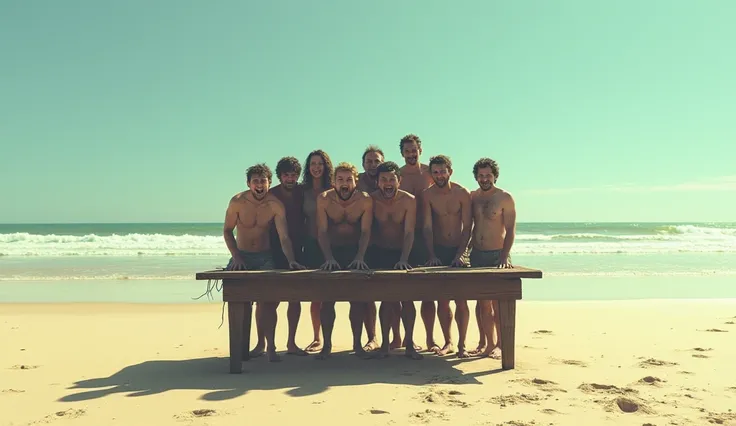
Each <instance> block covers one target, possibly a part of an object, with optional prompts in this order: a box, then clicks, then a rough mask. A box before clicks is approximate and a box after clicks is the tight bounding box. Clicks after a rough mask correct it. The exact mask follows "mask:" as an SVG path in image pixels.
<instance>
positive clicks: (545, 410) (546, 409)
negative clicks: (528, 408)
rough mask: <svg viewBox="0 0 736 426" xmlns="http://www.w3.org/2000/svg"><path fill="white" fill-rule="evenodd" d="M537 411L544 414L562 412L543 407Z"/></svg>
mask: <svg viewBox="0 0 736 426" xmlns="http://www.w3.org/2000/svg"><path fill="white" fill-rule="evenodd" d="M539 412H540V413H544V414H562V413H560V412H559V411H557V410H555V409H553V408H543V409H541V410H539Z"/></svg>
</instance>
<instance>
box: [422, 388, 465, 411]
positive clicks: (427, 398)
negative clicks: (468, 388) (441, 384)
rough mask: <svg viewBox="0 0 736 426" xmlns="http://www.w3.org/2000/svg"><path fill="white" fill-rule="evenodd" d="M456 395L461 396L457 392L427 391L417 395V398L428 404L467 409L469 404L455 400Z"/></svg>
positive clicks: (460, 393)
mask: <svg viewBox="0 0 736 426" xmlns="http://www.w3.org/2000/svg"><path fill="white" fill-rule="evenodd" d="M458 395H463V393H462V392H460V391H458V390H444V389H436V388H435V389H429V390H426V391H423V392H420V393H419V397H420V398H421V399H422V401H424V402H426V403H430V404H442V405H447V406H451V407H462V408H468V407H470V406H471V404H468V403H467V402H464V401H461V400H459V399H458V398H457V396H458Z"/></svg>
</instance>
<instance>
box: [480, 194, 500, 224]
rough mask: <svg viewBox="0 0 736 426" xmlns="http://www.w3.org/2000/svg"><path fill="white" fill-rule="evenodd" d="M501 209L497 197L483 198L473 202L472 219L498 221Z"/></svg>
mask: <svg viewBox="0 0 736 426" xmlns="http://www.w3.org/2000/svg"><path fill="white" fill-rule="evenodd" d="M502 214H503V207H502V206H501V202H500V200H499V199H498V197H493V196H492V197H484V198H478V199H475V200H473V217H475V218H476V220H479V221H480V220H490V221H494V220H499V219H500V218H501V215H502Z"/></svg>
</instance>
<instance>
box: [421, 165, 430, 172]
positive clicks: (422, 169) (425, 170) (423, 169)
mask: <svg viewBox="0 0 736 426" xmlns="http://www.w3.org/2000/svg"><path fill="white" fill-rule="evenodd" d="M419 169H420V170H421V171H422V173H429V165H428V164H420V165H419Z"/></svg>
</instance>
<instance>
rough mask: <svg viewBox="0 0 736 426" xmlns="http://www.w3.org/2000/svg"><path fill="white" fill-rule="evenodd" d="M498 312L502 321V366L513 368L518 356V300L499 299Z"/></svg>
mask: <svg viewBox="0 0 736 426" xmlns="http://www.w3.org/2000/svg"><path fill="white" fill-rule="evenodd" d="M498 313H499V322H500V323H501V368H502V369H503V370H513V369H514V364H515V357H516V354H515V350H514V348H515V345H516V300H499V301H498Z"/></svg>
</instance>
